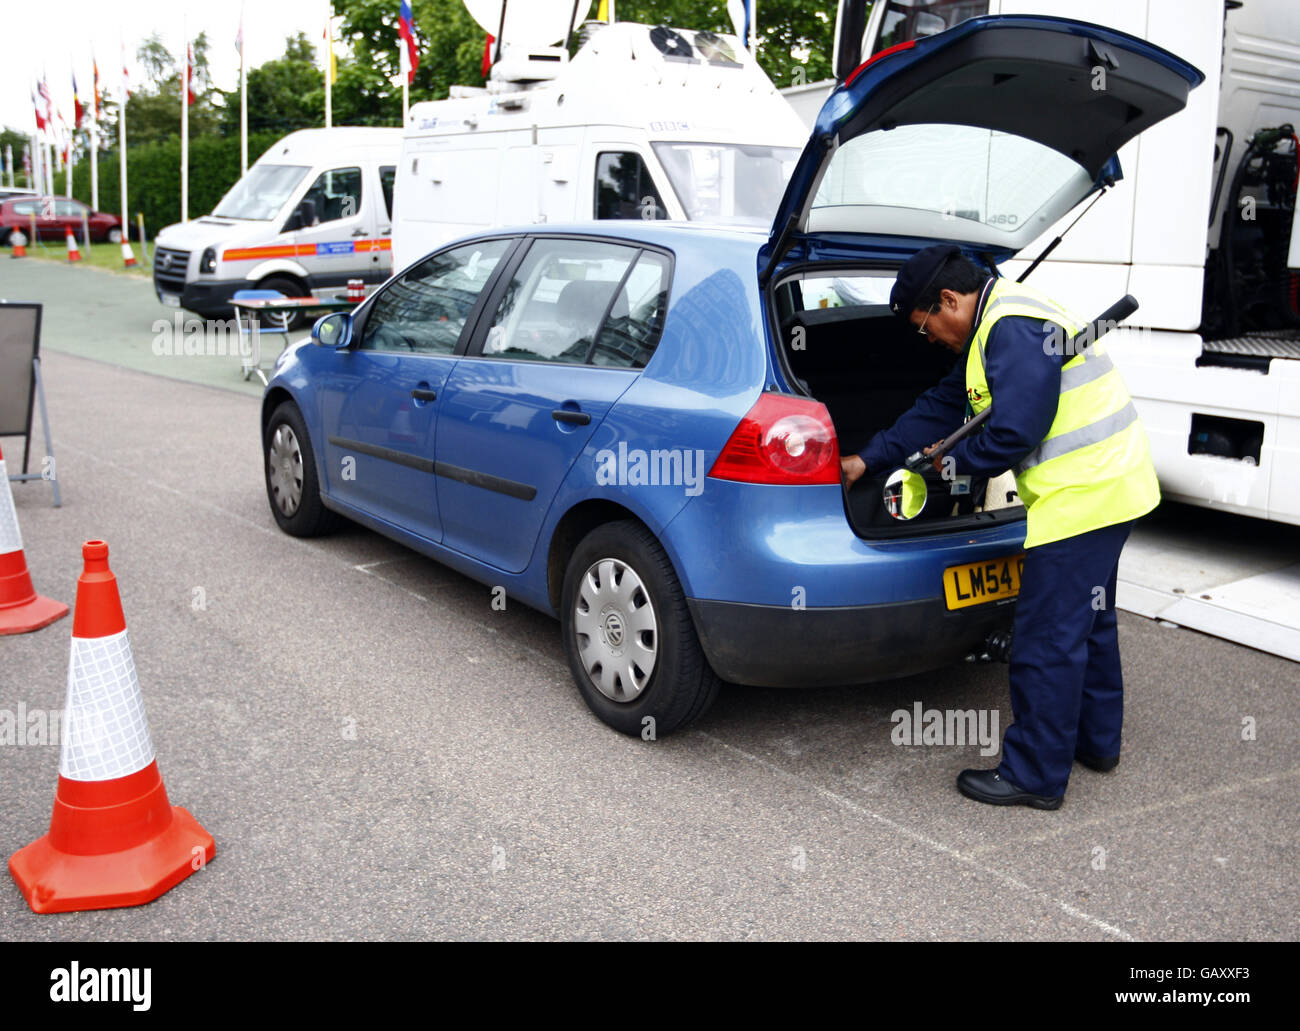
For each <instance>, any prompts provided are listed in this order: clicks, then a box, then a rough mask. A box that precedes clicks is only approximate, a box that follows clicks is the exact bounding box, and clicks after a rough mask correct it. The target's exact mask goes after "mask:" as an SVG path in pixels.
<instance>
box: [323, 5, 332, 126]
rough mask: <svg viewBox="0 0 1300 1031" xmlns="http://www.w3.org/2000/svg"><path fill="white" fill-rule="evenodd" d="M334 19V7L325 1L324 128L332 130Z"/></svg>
mask: <svg viewBox="0 0 1300 1031" xmlns="http://www.w3.org/2000/svg"><path fill="white" fill-rule="evenodd" d="M333 17H334V5H333V4H332V3H330V2H329V0H326V3H325V128H326V129H329V128H332V127H333V125H334V109H333V106H332V103H331V99H330V95H331V88H332V86H333V80H334V75H333V72H334V27H333V26H332V25H331V24H330V21H331V20H332V19H333Z"/></svg>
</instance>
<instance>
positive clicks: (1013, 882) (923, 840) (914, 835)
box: [696, 731, 1137, 941]
mask: <svg viewBox="0 0 1300 1031" xmlns="http://www.w3.org/2000/svg"><path fill="white" fill-rule="evenodd" d="M696 734H697V735H698V736H699V737H702V738H706V739H708V740H709V741H712V742H713V743H714V744H716V745H719V746H721V747H722V748H725V749H727V751H729V752H735V753H736V754H737V755H739V756H743V757H744V758H746V759H748V760H749V761H750V762H753V763H757V764H758V765H759V766H762V767H763V768H764V769H766V770H769V771H770V772H772V773H774V774H776V775H777V776H778V777H780V778H782V779H784V780H788V781H791V782H793V783H795V784H797V785H799V786H800V787H802V788H804V789H806V790H808V791H811V792H813V793H814V794H816V795H818V796H819V797H821V798H823V799H825V800H826V801H828V802H830V803H831V804H833V805H836V806H839V807H840V808H841V809H847V810H848V811H849V812H852V813H857V814H858V815H859V816H865V817H867V818H869V819H872V820H875V821H876V822H877V823H879V824H883V825H884V826H886V827H888V828H889V829H890V830H892V831H894V832H895V833H897V834H902V835H903V836H904V837H908V838H911V839H912V840H913V841H916V842H919V843H920V844H922V845H925V846H927V847H929V848H932V849H934V850H935V851H936V852H941V853H943V854H944V855H946V856H949V857H951V858H952V859H955V860H956V861H957V862H959V863H962V864H964V865H965V866H969V867H971V868H972V869H974V870H978V871H979V872H980V873H983V874H987V875H988V876H990V877H993V878H995V879H996V880H999V881H1001V882H1002V883H1003V884H1006V885H1009V886H1011V887H1013V888H1015V889H1017V890H1018V891H1023V892H1025V893H1027V894H1030V895H1035V896H1037V897H1038V898H1040V899H1042V900H1044V901H1046V902H1050V903H1051V904H1052V905H1054V906H1056V907H1057V908H1058V909H1060V910H1061V912H1063V913H1065V914H1067V915H1068V916H1071V917H1074V918H1075V919H1076V920H1082V921H1084V922H1085V923H1087V924H1090V925H1091V926H1093V927H1095V928H1097V929H1098V930H1100V931H1104V932H1105V933H1106V934H1109V935H1111V936H1112V937H1114V938H1119V939H1120V940H1121V941H1137V939H1136V938H1134V937H1133V936H1132V935H1131V934H1129V933H1128V932H1127V931H1124V930H1121V929H1120V928H1118V927H1116V926H1115V925H1114V924H1108V923H1106V921H1104V920H1100V919H1098V918H1097V917H1095V916H1092V915H1091V914H1089V913H1085V912H1084V911H1083V910H1081V909H1079V908H1078V907H1076V906H1072V905H1070V904H1069V903H1068V902H1063V901H1062V900H1061V899H1058V898H1055V897H1054V896H1053V895H1051V894H1050V893H1049V892H1046V891H1043V890H1042V889H1041V888H1035V887H1033V886H1032V885H1029V884H1026V883H1025V882H1024V881H1022V880H1020V879H1019V878H1018V877H1013V876H1012V875H1011V874H1009V873H1006V872H1004V871H1002V870H997V869H995V868H993V867H991V866H986V865H985V864H984V863H980V862H977V861H976V860H975V859H973V858H972V857H971V856H970V855H969V854H968V853H965V852H961V851H959V850H957V849H955V848H953V847H952V846H950V845H945V844H944V843H943V842H942V841H938V840H936V839H935V838H931V837H930V836H928V835H926V834H922V833H921V832H920V831H914V830H912V829H911V828H910V827H904V826H903V825H902V824H901V823H896V822H895V821H893V820H891V819H889V817H887V816H881V815H880V814H879V813H875V812H872V811H871V810H870V809H868V808H866V807H865V806H861V805H858V803H856V802H854V801H852V800H851V799H848V798H845V797H844V796H843V795H841V794H838V793H836V792H834V791H832V790H830V788H824V787H822V786H821V785H820V784H817V783H815V782H814V781H811V780H808V779H807V778H805V777H801V776H799V775H798V774H797V773H791V772H790V771H789V770H785V769H782V768H781V767H780V766H778V765H777V764H776V763H774V762H770V761H768V760H767V759H764V758H762V757H761V756H757V755H754V754H753V753H751V752H746V751H745V750H744V749H743V748H737V747H736V746H735V745H732V744H728V743H727V742H726V741H723V740H722V739H721V738H717V737H714V736H713V735H712V734H709V733H706V732H704V731H696Z"/></svg>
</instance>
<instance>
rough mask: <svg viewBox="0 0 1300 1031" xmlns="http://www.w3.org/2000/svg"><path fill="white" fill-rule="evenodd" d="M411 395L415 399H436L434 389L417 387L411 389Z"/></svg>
mask: <svg viewBox="0 0 1300 1031" xmlns="http://www.w3.org/2000/svg"><path fill="white" fill-rule="evenodd" d="M411 396H412V397H413V398H415V399H416V400H417V401H436V400H438V392H437V391H436V390H420V389H419V388H417V389H415V390H412V391H411Z"/></svg>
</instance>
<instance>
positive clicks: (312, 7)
mask: <svg viewBox="0 0 1300 1031" xmlns="http://www.w3.org/2000/svg"><path fill="white" fill-rule="evenodd" d="M240 7H241V4H240V2H239V0H216V2H213V0H98V2H94V0H53V2H49V0H45V2H42V0H36V2H32V0H27V2H21V0H6V2H5V4H4V14H3V20H2V23H0V24H2V26H3V27H2V28H0V33H2V34H3V38H4V40H5V43H6V44H7V46H6V47H5V51H6V54H5V57H4V59H3V60H2V61H0V125H4V126H8V127H10V128H13V129H17V130H19V131H20V132H33V131H35V129H36V120H35V117H34V116H33V113H32V104H31V100H30V97H29V95H28V94H29V91H30V90H31V89H32V88H33V87H34V86H35V84H36V81H37V79H39V78H40V76H41V73H42V70H44V72H45V75H46V79H47V81H48V82H49V86H50V94H51V96H52V97H53V98H54V102H55V105H56V106H57V108H58V109H59V110H61V111H62V112H63V117H64V119H66V120H67V121H69V122H71V120H72V75H73V73H74V72H75V73H76V76H77V91H78V93H79V94H80V95H81V101H82V103H83V104H86V105H87V106H89V103H90V96H91V81H92V80H91V67H90V61H91V53H92V51H93V53H94V55H95V57H96V59H97V60H98V62H99V81H100V86H101V88H107V89H110V90H112V91H113V92H114V93H116V91H117V90H118V89H119V88H120V85H121V54H122V48H121V44H122V43H125V44H126V53H127V68H128V70H129V72H130V75H131V80H132V82H133V83H135V85H137V86H138V85H139V84H140V83H142V82H143V81H144V73H143V72H142V71H141V70H140V66H139V64H138V63H137V62H136V59H135V51H136V49H137V48H138V47H139V45H140V43H141V41H143V40H144V39H145V38H146V37H147V36H149V35H150V34H151V33H152V32H154V31H155V30H157V31H158V32H159V33H160V34H161V36H162V40H163V43H164V44H165V45H166V47H167V49H168V50H170V51H171V52H172V55H173V56H174V57H177V58H179V57H180V55H181V54H183V53H184V49H185V43H184V41H185V39H186V37H187V36H188V38H190V39H193V38H194V37H195V36H197V35H198V34H199V32H201V31H206V32H207V34H208V42H209V44H210V46H209V49H208V62H209V65H210V70H211V75H212V81H213V84H214V85H215V86H218V87H220V88H221V89H226V90H230V89H234V88H235V87H236V86H237V85H238V82H239V53H238V51H237V50H236V49H235V36H236V34H237V32H238V30H239V17H240ZM393 8H394V12H396V9H397V0H393ZM325 11H326V0H253V2H252V3H248V4H246V5H245V10H244V53H245V59H246V60H247V62H248V67H250V68H255V67H256V66H257V65H259V64H261V63H262V62H263V61H269V60H271V59H272V58H274V57H278V56H280V55H281V54H282V53H284V40H285V37H286V36H289V35H292V34H293V33H294V32H299V31H301V32H305V33H306V34H307V38H308V39H310V40H312V41H314V42H318V41H320V40H321V37H322V35H323V33H324V30H325ZM335 24H336V25H337V21H336V23H335ZM15 158H17V155H15Z"/></svg>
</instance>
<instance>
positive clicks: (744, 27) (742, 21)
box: [727, 0, 754, 47]
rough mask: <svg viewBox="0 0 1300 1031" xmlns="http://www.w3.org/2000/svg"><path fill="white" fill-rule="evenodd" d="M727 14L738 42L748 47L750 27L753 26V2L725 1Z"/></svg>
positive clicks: (751, 0) (747, 0) (740, 0)
mask: <svg viewBox="0 0 1300 1031" xmlns="http://www.w3.org/2000/svg"><path fill="white" fill-rule="evenodd" d="M727 14H728V15H730V17H731V24H732V26H733V27H734V28H735V30H736V35H737V36H739V37H740V42H741V43H742V44H743V45H744V46H745V47H748V46H749V30H750V26H752V25H753V24H754V0H727Z"/></svg>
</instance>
